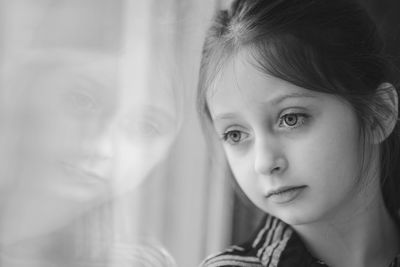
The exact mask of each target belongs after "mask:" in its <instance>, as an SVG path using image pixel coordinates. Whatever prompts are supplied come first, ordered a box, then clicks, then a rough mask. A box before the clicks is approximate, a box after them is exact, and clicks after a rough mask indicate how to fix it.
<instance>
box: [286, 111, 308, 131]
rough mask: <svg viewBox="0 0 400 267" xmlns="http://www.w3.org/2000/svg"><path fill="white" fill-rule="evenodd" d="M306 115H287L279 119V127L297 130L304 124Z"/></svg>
mask: <svg viewBox="0 0 400 267" xmlns="http://www.w3.org/2000/svg"><path fill="white" fill-rule="evenodd" d="M307 118H308V115H306V114H302V113H289V114H285V115H283V116H282V117H281V118H280V119H279V126H280V127H289V128H297V127H299V126H301V125H303V124H304V123H305V122H306V119H307Z"/></svg>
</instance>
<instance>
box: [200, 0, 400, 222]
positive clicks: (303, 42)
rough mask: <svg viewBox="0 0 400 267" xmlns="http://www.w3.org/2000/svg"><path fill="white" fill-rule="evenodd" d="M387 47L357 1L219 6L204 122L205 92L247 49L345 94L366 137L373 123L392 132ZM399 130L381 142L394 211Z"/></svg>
mask: <svg viewBox="0 0 400 267" xmlns="http://www.w3.org/2000/svg"><path fill="white" fill-rule="evenodd" d="M384 48H385V45H384V42H383V40H382V38H381V37H380V36H379V33H378V31H377V28H376V26H375V24H374V22H373V21H372V19H371V18H370V17H369V15H368V14H367V13H366V11H365V10H364V9H363V8H362V7H361V6H360V5H359V4H357V3H356V1H349V0H335V1H319V0H269V1H265V0H236V1H233V3H232V4H231V6H230V7H229V9H228V10H221V11H218V12H217V14H216V16H215V17H214V20H213V23H212V25H211V27H210V28H209V30H208V32H207V35H206V38H205V42H204V45H203V51H202V59H201V66H200V74H199V83H198V95H197V105H198V112H199V113H200V116H201V121H202V124H203V126H204V127H205V128H206V129H208V130H210V129H211V127H212V121H211V117H210V112H209V108H208V104H207V97H208V96H209V95H210V91H211V90H215V88H214V86H215V81H216V79H217V78H218V75H219V74H220V72H221V70H222V69H223V67H224V64H225V63H226V62H227V61H229V60H230V59H232V58H234V57H235V55H237V53H238V52H239V51H243V50H244V49H245V51H246V52H247V56H248V60H249V62H251V63H252V64H253V65H254V66H255V67H256V68H257V69H259V70H261V71H262V72H263V73H265V74H267V75H272V76H273V77H276V78H279V79H282V80H284V81H287V82H290V83H292V84H294V85H297V86H299V87H302V88H306V89H309V90H313V91H318V92H323V93H328V94H331V95H334V96H337V97H338V98H339V99H342V100H345V101H347V102H348V103H349V104H350V106H351V107H352V108H353V110H354V112H355V114H356V116H357V119H358V121H359V125H360V134H361V137H362V140H364V143H365V140H366V138H368V134H369V133H370V132H371V130H369V129H370V128H371V127H370V126H371V125H375V126H376V127H377V129H378V130H379V132H380V133H381V134H382V135H384V136H387V135H388V134H386V133H385V127H384V125H383V123H382V122H383V121H384V119H385V118H387V117H388V116H392V117H393V114H395V116H396V118H397V114H396V113H395V112H396V111H395V110H392V109H391V108H390V107H388V105H387V104H386V103H385V100H384V98H383V97H380V93H382V92H384V91H385V90H386V89H388V90H390V89H392V87H391V86H390V85H389V86H388V87H387V88H382V86H381V87H380V85H381V84H383V83H384V82H389V83H391V84H393V85H394V86H395V88H396V91H398V86H397V82H396V81H395V80H394V78H393V77H394V76H395V75H394V72H395V71H394V70H395V69H394V67H393V66H392V64H391V63H390V60H389V59H388V56H387V55H386V54H385V51H384ZM378 87H380V90H378ZM399 138H400V135H399V125H398V123H397V122H396V125H395V128H394V130H393V131H392V132H391V133H390V134H389V135H388V136H387V137H386V138H385V139H384V140H383V141H382V142H381V143H380V148H379V150H380V151H379V153H380V154H379V155H380V156H379V157H380V159H379V160H380V170H378V171H380V176H381V180H380V183H381V189H382V193H383V198H384V202H385V205H386V207H387V208H388V210H389V212H390V214H391V215H392V216H393V218H396V217H397V216H396V213H397V212H398V209H399V208H400V204H399V203H400V194H399V192H400V180H399V175H400V167H399V166H400V165H399V164H398V162H400V142H399V141H400V140H399ZM366 158H367V159H368V157H366ZM363 162H364V155H363ZM364 164H365V165H366V166H368V161H366V162H365V163H364ZM362 169H364V168H362Z"/></svg>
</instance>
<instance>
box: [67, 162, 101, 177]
mask: <svg viewBox="0 0 400 267" xmlns="http://www.w3.org/2000/svg"><path fill="white" fill-rule="evenodd" d="M61 165H62V168H63V169H64V170H65V171H66V173H67V174H69V175H70V176H74V177H77V178H78V179H80V180H81V181H82V182H83V181H85V182H90V181H93V182H94V181H98V182H106V179H105V177H104V176H101V175H98V174H97V173H96V172H94V171H89V170H86V169H84V168H80V167H78V166H76V165H73V164H69V163H65V162H62V163H61Z"/></svg>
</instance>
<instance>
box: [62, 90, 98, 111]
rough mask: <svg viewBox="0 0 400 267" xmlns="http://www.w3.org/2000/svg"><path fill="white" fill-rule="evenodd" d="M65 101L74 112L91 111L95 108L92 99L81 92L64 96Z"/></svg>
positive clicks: (94, 102)
mask: <svg viewBox="0 0 400 267" xmlns="http://www.w3.org/2000/svg"><path fill="white" fill-rule="evenodd" d="M65 101H66V104H67V105H68V107H69V108H71V109H72V110H74V111H91V110H94V109H96V108H97V103H96V101H95V99H94V97H92V96H90V95H88V94H86V93H83V92H77V91H74V92H70V93H68V94H67V95H66V96H65Z"/></svg>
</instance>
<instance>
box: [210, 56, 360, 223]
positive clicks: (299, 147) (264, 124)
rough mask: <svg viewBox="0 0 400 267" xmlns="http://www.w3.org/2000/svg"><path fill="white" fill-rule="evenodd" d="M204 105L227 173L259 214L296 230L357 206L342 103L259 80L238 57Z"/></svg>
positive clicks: (353, 130)
mask: <svg viewBox="0 0 400 267" xmlns="http://www.w3.org/2000/svg"><path fill="white" fill-rule="evenodd" d="M208 104H209V108H210V112H211V116H212V120H213V123H214V126H215V129H216V131H217V133H218V135H219V136H220V137H221V142H222V143H223V147H224V150H225V153H226V156H227V159H228V162H229V164H230V167H231V169H232V171H233V174H234V176H235V178H236V180H237V182H238V184H239V186H240V187H241V189H242V190H243V191H244V193H245V194H246V195H247V196H248V197H249V199H250V200H251V201H252V202H253V203H254V204H256V205H257V206H258V207H259V208H260V209H261V210H263V211H265V212H267V213H270V214H272V215H274V216H276V217H278V218H280V219H282V220H283V221H285V222H286V223H288V224H291V225H296V224H304V223H310V222H315V221H321V220H324V219H328V218H332V217H335V216H337V215H338V214H340V213H341V214H343V213H342V212H346V211H347V212H350V211H353V210H354V209H353V208H355V207H357V205H358V204H359V203H358V204H357V203H356V201H358V200H356V199H357V198H356V193H355V192H357V189H358V183H357V182H356V180H357V178H356V177H358V173H359V170H360V162H359V161H360V160H359V159H360V151H361V146H360V144H359V143H360V141H359V137H360V136H359V125H358V120H357V118H356V115H355V113H354V112H353V110H352V108H351V107H350V105H349V104H348V103H346V102H345V101H343V100H340V99H339V98H337V97H334V96H332V95H328V94H324V93H319V92H315V91H310V90H306V89H304V88H300V87H297V86H295V85H293V84H290V83H288V82H286V81H283V80H280V79H278V78H275V77H272V76H267V75H265V74H263V73H261V72H260V71H259V70H257V69H256V68H255V67H254V65H252V64H250V63H248V59H246V58H245V57H241V55H239V56H238V57H237V58H236V60H234V61H232V62H230V63H228V64H227V65H226V67H225V69H224V71H223V72H222V74H221V76H220V77H219V79H218V80H217V81H216V89H215V91H213V92H210V94H209V97H208ZM345 214H346V213H345Z"/></svg>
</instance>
